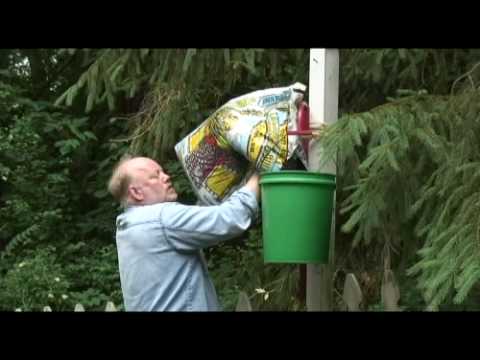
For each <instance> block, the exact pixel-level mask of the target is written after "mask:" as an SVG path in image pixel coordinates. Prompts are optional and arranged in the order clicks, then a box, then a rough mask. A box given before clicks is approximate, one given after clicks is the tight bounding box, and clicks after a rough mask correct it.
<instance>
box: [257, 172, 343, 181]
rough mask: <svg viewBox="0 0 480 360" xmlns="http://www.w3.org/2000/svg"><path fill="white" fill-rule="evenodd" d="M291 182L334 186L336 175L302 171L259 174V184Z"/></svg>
mask: <svg viewBox="0 0 480 360" xmlns="http://www.w3.org/2000/svg"><path fill="white" fill-rule="evenodd" d="M291 182H299V183H302V182H303V183H311V182H314V183H322V184H331V185H335V184H336V175H334V174H328V173H318V172H313V171H303V170H281V171H268V172H262V173H260V184H268V183H291Z"/></svg>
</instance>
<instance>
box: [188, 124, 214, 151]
mask: <svg viewBox="0 0 480 360" xmlns="http://www.w3.org/2000/svg"><path fill="white" fill-rule="evenodd" d="M208 135H210V129H209V126H208V123H205V124H203V125H202V126H200V127H199V128H198V129H197V131H195V132H194V133H193V134H192V135H191V136H190V139H189V142H188V152H192V151H195V150H196V149H198V147H199V145H200V143H201V142H202V140H203V139H204V138H205V137H206V136H208Z"/></svg>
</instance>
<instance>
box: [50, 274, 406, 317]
mask: <svg viewBox="0 0 480 360" xmlns="http://www.w3.org/2000/svg"><path fill="white" fill-rule="evenodd" d="M381 296H382V304H383V310H384V311H401V309H400V307H399V306H398V301H399V300H400V289H399V287H398V284H397V282H396V280H395V276H394V274H393V271H391V270H385V271H384V274H383V279H382V285H381ZM342 300H343V302H344V306H345V307H344V310H345V311H361V310H360V306H361V303H362V301H363V294H362V289H361V287H360V284H359V283H358V280H357V278H356V277H355V275H354V274H353V273H350V274H347V276H346V277H345V283H344V286H343V294H342ZM43 311H44V312H51V311H52V309H51V307H50V306H45V307H44V308H43ZM73 311H75V312H82V311H85V308H84V307H83V305H82V304H76V305H75V308H74V310H73ZM104 311H105V312H116V311H118V310H117V308H116V307H115V305H114V304H113V302H111V301H108V302H107V304H106V306H105V310H104ZM235 311H238V312H241V311H253V309H252V304H251V303H250V300H249V298H248V295H247V293H246V292H244V291H240V293H239V296H238V301H237V305H236V308H235Z"/></svg>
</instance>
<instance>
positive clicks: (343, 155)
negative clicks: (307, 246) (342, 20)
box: [323, 91, 480, 308]
mask: <svg viewBox="0 0 480 360" xmlns="http://www.w3.org/2000/svg"><path fill="white" fill-rule="evenodd" d="M478 95H479V94H478V91H473V92H467V93H463V94H459V95H457V96H450V97H438V96H427V95H418V96H413V97H407V98H405V99H400V100H395V101H393V102H391V103H388V104H386V105H383V106H380V107H377V108H375V109H373V110H371V111H369V112H366V113H360V114H352V115H345V116H343V117H342V118H341V119H339V121H338V122H337V123H336V124H334V125H332V126H331V127H330V129H329V130H328V131H327V133H326V135H325V138H324V141H323V144H324V151H325V154H326V158H325V161H327V160H328V158H330V159H332V158H334V157H335V156H336V155H337V168H338V176H339V181H340V182H341V187H340V188H341V189H344V192H343V191H342V192H341V193H340V194H339V199H337V201H338V203H339V212H340V214H342V215H345V214H348V218H347V220H346V221H345V222H344V223H343V225H342V230H343V231H345V232H347V233H349V232H354V237H353V241H352V245H353V246H356V245H357V244H359V242H361V241H362V242H363V243H364V244H366V245H368V244H371V243H372V241H373V245H374V246H375V245H376V246H381V247H384V246H388V247H392V248H393V249H394V250H396V251H397V253H398V252H399V251H401V258H403V259H404V260H405V259H408V257H409V256H411V255H412V254H413V251H415V250H418V249H420V251H419V255H420V256H421V260H420V261H419V262H417V263H416V264H415V265H414V266H413V267H411V269H410V274H419V277H418V286H419V287H420V289H421V290H422V292H423V294H424V296H425V301H426V302H427V304H428V306H430V307H434V308H435V307H438V305H440V304H442V302H443V301H445V300H446V299H447V298H448V296H449V295H451V294H452V293H453V292H455V293H456V296H455V297H454V302H455V303H461V302H462V301H464V300H465V297H466V295H467V294H468V292H469V291H470V290H471V289H472V287H473V285H475V284H476V283H477V282H478V280H479V279H480V271H479V268H478V261H479V257H478V252H477V251H476V249H477V247H478V246H477V245H478V237H477V236H478V235H477V229H478V228H479V224H478V220H477V217H476V216H475V215H474V214H475V213H476V211H477V208H476V205H477V203H480V202H479V200H480V198H479V196H478V191H477V190H476V186H475V184H476V177H477V176H478V174H480V170H479V169H480V168H479V167H478V165H479V162H478V151H477V148H478V145H479V140H480V139H479V138H478V135H477V134H478V131H479V129H477V128H478V126H479V122H478V113H479V112H478V100H479V96H478ZM423 241H425V243H423ZM398 258H400V256H399V257H398ZM379 261H381V259H379Z"/></svg>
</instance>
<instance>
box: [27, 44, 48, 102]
mask: <svg viewBox="0 0 480 360" xmlns="http://www.w3.org/2000/svg"><path fill="white" fill-rule="evenodd" d="M21 52H22V54H23V55H25V56H26V57H27V59H28V63H29V65H30V79H31V84H32V97H33V98H34V99H38V98H40V97H41V96H42V92H43V90H44V89H48V87H46V86H45V85H47V82H48V76H47V70H46V64H45V59H44V55H43V51H42V50H41V49H23V50H22V51H21Z"/></svg>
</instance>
